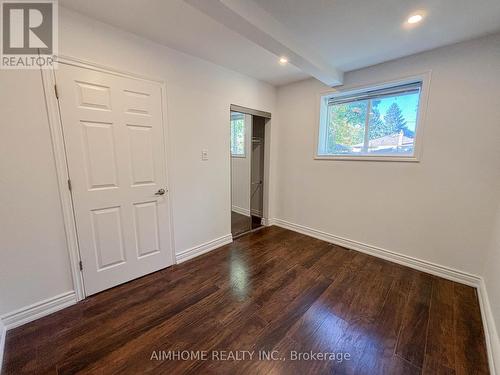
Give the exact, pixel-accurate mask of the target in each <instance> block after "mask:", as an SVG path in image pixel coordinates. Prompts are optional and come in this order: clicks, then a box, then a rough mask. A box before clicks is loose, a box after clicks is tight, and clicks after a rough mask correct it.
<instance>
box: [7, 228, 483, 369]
mask: <svg viewBox="0 0 500 375" xmlns="http://www.w3.org/2000/svg"><path fill="white" fill-rule="evenodd" d="M182 350H187V351H207V352H206V353H208V354H206V355H207V356H208V359H207V360H196V359H192V360H168V359H165V358H164V359H165V360H162V358H161V355H162V353H163V355H165V356H168V353H169V351H182ZM162 351H164V352H162ZM222 351H226V352H222ZM230 351H233V352H230ZM236 351H250V352H251V351H255V353H254V356H253V358H252V359H249V354H247V355H246V358H243V360H240V361H236V360H225V361H223V360H217V358H212V356H213V355H218V356H219V358H221V357H222V355H223V354H222V353H226V355H230V354H229V353H233V354H234V355H236V353H239V352H236ZM258 351H276V352H267V353H270V354H274V355H275V356H276V355H277V357H278V360H274V361H273V360H260V359H259V358H258ZM311 351H312V352H315V353H318V352H334V353H336V355H339V354H340V355H341V357H335V358H337V359H338V360H337V361H334V360H332V356H331V355H330V354H328V355H327V356H328V358H327V360H321V359H318V358H316V360H304V359H303V360H291V359H292V355H294V353H296V355H298V354H299V353H305V354H303V355H307V354H309V353H310V352H311ZM155 353H156V356H155ZM170 353H174V352H170ZM175 353H180V352H175ZM346 353H347V354H348V355H349V356H350V358H347V354H346ZM188 354H189V353H188ZM178 355H179V354H178ZM200 355H202V354H200ZM242 356H243V354H240V357H242ZM157 358H158V359H159V360H158V359H157ZM282 358H284V359H285V360H282ZM221 359H222V358H221ZM4 371H5V373H6V374H25V373H33V374H55V373H59V374H74V373H87V374H112V373H119V374H145V373H155V374H181V373H182V374H236V373H238V374H240V373H241V374H243V373H244V374H316V373H317V374H326V373H334V374H370V375H371V374H408V375H412V374H455V375H459V374H487V373H488V367H487V358H486V350H485V341H484V334H483V329H482V323H481V315H480V311H479V304H478V300H477V297H476V291H475V290H474V289H473V288H471V287H467V286H464V285H461V284H457V283H454V282H451V281H447V280H444V279H440V278H437V277H434V276H431V275H428V274H425V273H422V272H418V271H415V270H412V269H409V268H406V267H403V266H399V265H397V264H393V263H390V262H386V261H384V260H381V259H378V258H374V257H370V256H368V255H365V254H362V253H358V252H355V251H350V250H347V249H344V248H341V247H338V246H334V245H330V244H328V243H326V242H323V241H319V240H316V239H313V238H310V237H307V236H304V235H301V234H298V233H295V232H291V231H287V230H284V229H281V228H277V227H270V228H264V229H262V230H260V231H258V232H255V233H251V234H248V235H246V236H243V237H241V238H239V239H238V240H236V241H235V242H233V243H232V244H230V245H227V246H224V247H222V248H220V249H218V250H215V251H213V252H211V253H209V254H205V255H203V256H201V257H198V258H196V259H193V260H191V261H189V262H186V263H183V264H181V265H178V266H173V267H171V268H169V269H166V270H163V271H160V272H157V273H154V274H151V275H148V276H146V277H143V278H141V279H138V280H135V281H132V282H129V283H127V284H124V285H121V286H119V287H116V288H113V289H111V290H108V291H105V292H103V293H100V294H98V295H95V296H92V297H90V298H88V299H86V300H84V301H82V302H80V303H78V304H77V305H75V306H72V307H69V308H67V309H65V310H62V311H60V312H57V313H55V314H52V315H50V316H47V317H45V318H42V319H40V320H38V321H36V322H32V323H30V324H27V325H24V326H22V327H20V328H17V329H15V330H12V331H9V332H8V335H7V342H6V353H5V362H4Z"/></svg>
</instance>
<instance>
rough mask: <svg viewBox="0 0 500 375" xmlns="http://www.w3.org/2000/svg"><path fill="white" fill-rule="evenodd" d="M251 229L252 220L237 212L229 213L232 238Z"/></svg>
mask: <svg viewBox="0 0 500 375" xmlns="http://www.w3.org/2000/svg"><path fill="white" fill-rule="evenodd" d="M251 229H252V218H251V217H250V216H245V215H242V214H239V213H237V212H234V211H231V233H232V234H233V237H235V236H238V235H240V234H242V233H245V232H248V231H250V230H251Z"/></svg>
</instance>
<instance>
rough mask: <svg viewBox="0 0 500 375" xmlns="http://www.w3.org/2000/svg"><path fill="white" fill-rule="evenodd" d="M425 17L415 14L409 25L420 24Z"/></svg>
mask: <svg viewBox="0 0 500 375" xmlns="http://www.w3.org/2000/svg"><path fill="white" fill-rule="evenodd" d="M423 18H424V17H423V16H422V15H421V14H414V15H413V16H411V17H409V18H408V23H419V22H420V21H422V19H423Z"/></svg>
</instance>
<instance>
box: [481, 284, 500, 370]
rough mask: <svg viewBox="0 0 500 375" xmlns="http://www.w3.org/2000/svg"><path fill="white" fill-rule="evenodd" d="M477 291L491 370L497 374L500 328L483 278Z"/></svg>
mask: <svg viewBox="0 0 500 375" xmlns="http://www.w3.org/2000/svg"><path fill="white" fill-rule="evenodd" d="M477 291H478V299H479V305H480V307H481V316H482V320H483V327H484V336H485V340H486V349H487V352H488V362H489V365H490V372H491V374H492V375H495V374H499V373H500V338H499V337H498V330H497V327H496V324H495V318H494V316H493V310H492V309H491V305H490V299H489V296H488V290H487V289H486V283H485V282H484V279H483V278H481V281H480V285H479V287H478V289H477Z"/></svg>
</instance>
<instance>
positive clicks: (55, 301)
mask: <svg viewBox="0 0 500 375" xmlns="http://www.w3.org/2000/svg"><path fill="white" fill-rule="evenodd" d="M76 302H77V298H76V294H75V292H74V291H70V292H66V293H62V294H59V295H57V296H55V297H51V298H48V299H46V300H43V301H40V302H37V303H34V304H33V305H29V306H25V307H22V308H20V309H19V310H16V311H13V312H10V313H8V314H5V315H2V317H1V320H2V323H3V324H4V325H5V328H6V329H7V330H9V329H12V328H16V327H19V326H21V325H23V324H26V323H29V322H31V321H33V320H36V319H39V318H42V317H44V316H46V315H49V314H52V313H54V312H56V311H59V310H62V309H64V308H66V307H68V306H71V305H74V304H75V303H76Z"/></svg>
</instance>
